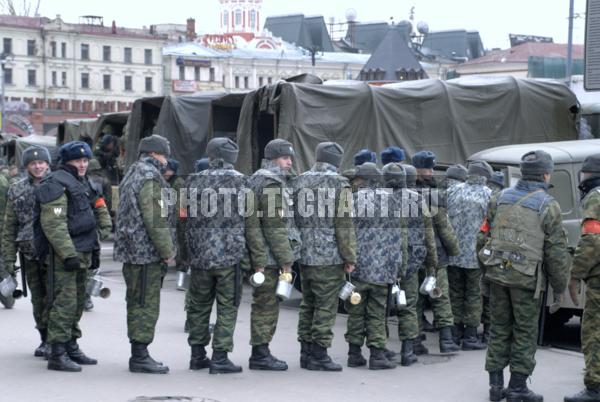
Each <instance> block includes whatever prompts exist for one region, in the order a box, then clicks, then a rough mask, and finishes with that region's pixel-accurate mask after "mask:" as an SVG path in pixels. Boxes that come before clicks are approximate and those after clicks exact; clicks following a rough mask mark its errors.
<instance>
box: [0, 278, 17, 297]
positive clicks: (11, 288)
mask: <svg viewBox="0 0 600 402" xmlns="http://www.w3.org/2000/svg"><path fill="white" fill-rule="evenodd" d="M16 289H17V281H16V280H15V278H13V277H12V276H10V275H9V276H7V277H6V278H4V279H3V280H2V282H0V294H2V296H4V297H12V296H13V293H14V292H15V290H16Z"/></svg>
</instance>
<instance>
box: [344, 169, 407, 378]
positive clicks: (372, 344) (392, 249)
mask: <svg viewBox="0 0 600 402" xmlns="http://www.w3.org/2000/svg"><path fill="white" fill-rule="evenodd" d="M355 180H356V181H357V183H356V185H357V187H358V190H357V191H356V192H355V193H354V197H353V201H354V202H353V204H354V209H355V214H354V220H353V221H354V229H355V231H356V244H357V261H356V269H355V270H354V271H353V272H352V275H351V277H352V283H353V284H354V285H355V286H356V288H355V289H354V291H355V292H358V293H359V294H360V296H361V300H360V303H358V304H356V305H355V304H352V303H351V302H350V300H346V310H347V311H348V325H347V327H348V329H347V331H346V342H348V345H349V351H348V367H360V366H364V365H365V364H366V361H365V359H364V358H363V356H362V354H361V348H362V345H363V343H364V342H365V337H366V340H367V346H368V347H369V348H370V350H371V356H370V358H369V369H370V370H382V369H392V368H396V362H395V361H391V360H388V358H387V357H386V355H385V344H386V339H387V335H386V328H385V320H386V306H387V302H388V293H389V288H390V287H391V286H392V285H393V284H394V283H396V281H397V280H398V275H399V273H400V272H401V271H402V268H403V256H404V257H405V256H406V238H405V236H404V233H403V220H402V216H401V204H400V202H399V200H398V199H396V198H392V197H391V196H392V193H391V192H387V189H380V188H381V184H382V176H381V171H380V170H379V169H377V166H376V165H375V164H374V163H371V162H365V163H363V164H361V165H359V166H357V168H356V174H355ZM378 189H379V190H378ZM399 245H401V246H400V247H399Z"/></svg>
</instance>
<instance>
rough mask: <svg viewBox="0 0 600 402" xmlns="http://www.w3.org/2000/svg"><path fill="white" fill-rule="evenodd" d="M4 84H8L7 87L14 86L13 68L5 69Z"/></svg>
mask: <svg viewBox="0 0 600 402" xmlns="http://www.w3.org/2000/svg"><path fill="white" fill-rule="evenodd" d="M4 83H5V84H7V85H12V83H13V79H12V68H5V69H4Z"/></svg>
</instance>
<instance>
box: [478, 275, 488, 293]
mask: <svg viewBox="0 0 600 402" xmlns="http://www.w3.org/2000/svg"><path fill="white" fill-rule="evenodd" d="M479 290H480V291H481V294H482V295H483V296H485V297H490V281H488V280H487V279H485V278H484V277H483V276H482V277H481V279H479Z"/></svg>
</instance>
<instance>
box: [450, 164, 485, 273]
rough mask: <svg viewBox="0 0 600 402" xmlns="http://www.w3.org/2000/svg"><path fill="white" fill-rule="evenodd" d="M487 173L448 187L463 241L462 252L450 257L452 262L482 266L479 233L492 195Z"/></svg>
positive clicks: (453, 221) (452, 214)
mask: <svg viewBox="0 0 600 402" xmlns="http://www.w3.org/2000/svg"><path fill="white" fill-rule="evenodd" d="M485 183H486V179H485V177H481V176H469V178H467V181H466V182H465V183H460V184H457V185H455V186H452V187H450V188H449V189H448V217H449V218H450V223H451V224H452V228H453V229H454V233H456V237H457V238H458V242H459V244H460V254H459V255H457V256H453V257H450V265H453V266H456V267H461V268H469V269H478V268H479V264H478V261H477V250H476V249H477V234H478V233H479V228H480V226H481V223H482V222H483V219H484V218H485V214H486V212H487V207H488V203H489V202H490V197H491V196H492V190H490V189H489V188H488V187H487V186H486V185H485Z"/></svg>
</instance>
